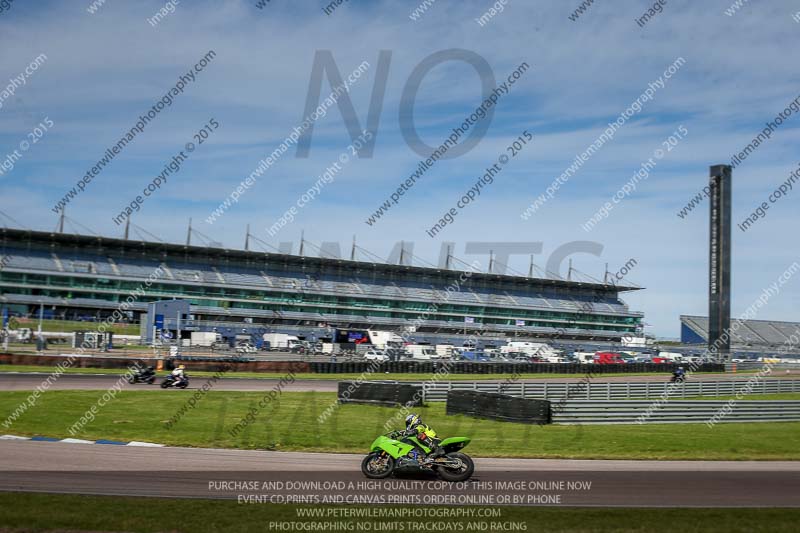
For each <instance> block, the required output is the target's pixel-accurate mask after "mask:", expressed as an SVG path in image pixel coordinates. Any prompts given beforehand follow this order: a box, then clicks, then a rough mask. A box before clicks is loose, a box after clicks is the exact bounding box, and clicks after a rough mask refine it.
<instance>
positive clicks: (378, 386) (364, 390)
mask: <svg viewBox="0 0 800 533" xmlns="http://www.w3.org/2000/svg"><path fill="white" fill-rule="evenodd" d="M422 396H423V394H422V387H420V386H419V385H413V384H409V383H375V382H362V383H357V382H354V381H340V382H339V389H338V394H337V399H338V401H339V403H367V404H373V405H389V406H394V405H406V406H408V407H412V406H418V405H422Z"/></svg>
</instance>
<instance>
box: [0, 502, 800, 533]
mask: <svg viewBox="0 0 800 533" xmlns="http://www.w3.org/2000/svg"><path fill="white" fill-rule="evenodd" d="M303 508H305V509H308V508H310V506H299V505H239V504H237V503H236V502H235V501H226V500H171V499H156V498H131V497H112V496H76V495H55V494H28V493H3V494H0V530H2V531H8V529H4V528H9V529H10V531H12V532H15V531H20V532H22V531H26V532H27V531H59V532H64V531H106V532H137V533H138V532H141V533H150V532H159V531H175V532H190V533H205V532H209V533H212V532H213V533H217V532H221V531H224V532H225V533H239V532H241V533H246V532H254V531H258V532H262V531H280V530H281V529H280V527H281V526H280V525H279V524H281V523H282V524H287V525H288V526H291V523H292V522H295V523H299V524H298V525H299V526H300V527H302V526H305V527H307V528H308V527H314V526H315V525H318V526H317V529H295V531H303V530H306V531H324V529H321V526H324V523H323V522H335V523H338V524H351V526H350V527H352V528H353V529H352V531H367V530H371V531H392V530H394V531H398V529H389V528H391V527H392V526H391V524H393V523H397V522H403V523H404V524H405V526H403V529H402V530H403V531H436V530H430V529H427V528H425V527H424V523H425V521H430V522H434V523H437V522H438V523H442V522H445V521H446V522H447V523H448V524H452V526H448V529H447V530H448V531H469V529H468V527H469V526H468V524H469V523H470V522H471V523H476V524H482V523H483V524H487V526H488V527H487V528H486V529H481V528H480V526H479V527H476V528H474V529H473V530H474V531H481V530H483V531H503V530H508V531H537V532H543V533H555V532H572V533H612V532H614V533H617V532H627V533H644V532H653V531H658V532H663V533H701V532H702V533H784V532H786V533H789V532H794V531H797V523H798V521H800V510H797V509H680V510H676V509H665V508H657V509H645V508H642V509H616V508H611V509H608V508H606V509H598V508H586V507H581V508H572V507H561V508H557V507H556V508H554V507H538V508H537V507H500V508H499V510H500V513H501V516H499V517H492V518H465V517H463V518H446V519H444V520H443V519H441V518H435V517H434V518H426V519H423V521H421V520H420V519H412V520H403V519H390V518H376V519H365V518H339V517H336V518H330V519H320V518H307V517H300V516H298V509H303ZM347 508H348V509H363V508H364V507H362V506H351V507H347ZM337 509H341V507H339V508H337ZM434 516H435V515H434ZM676 517H677V518H676ZM364 522H370V523H371V527H370V528H369V529H366V528H365V527H362V528H359V527H357V525H358V523H361V524H363V523H364ZM276 523H278V524H276ZM493 523H501V524H508V525H509V526H510V525H511V524H516V526H514V527H515V528H514V529H494V528H491V526H490V524H493ZM284 527H286V526H284ZM339 527H340V528H341V529H338V530H339V531H347V529H344V528H343V526H342V525H340V526H339ZM450 527H452V529H451V528H450ZM506 527H508V526H506ZM523 527H524V528H525V529H522V528H523ZM456 528H457V529H456ZM285 531H290V529H285Z"/></svg>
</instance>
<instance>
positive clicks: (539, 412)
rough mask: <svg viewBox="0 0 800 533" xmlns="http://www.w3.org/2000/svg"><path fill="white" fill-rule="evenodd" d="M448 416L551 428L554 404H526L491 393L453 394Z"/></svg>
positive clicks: (510, 397) (450, 399)
mask: <svg viewBox="0 0 800 533" xmlns="http://www.w3.org/2000/svg"><path fill="white" fill-rule="evenodd" d="M446 414H448V415H468V416H473V417H476V418H489V419H492V420H502V421H504V422H524V423H528V424H549V423H550V402H548V401H546V400H526V399H524V398H517V397H514V396H509V395H507V394H494V393H490V392H475V391H450V392H448V393H447V407H446Z"/></svg>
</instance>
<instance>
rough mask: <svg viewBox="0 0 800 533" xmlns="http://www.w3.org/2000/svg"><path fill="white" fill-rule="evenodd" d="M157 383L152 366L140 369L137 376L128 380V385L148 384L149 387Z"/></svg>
mask: <svg viewBox="0 0 800 533" xmlns="http://www.w3.org/2000/svg"><path fill="white" fill-rule="evenodd" d="M155 381H156V371H155V370H154V369H153V367H152V366H148V367H147V368H140V369H139V370H137V371H136V373H135V374H133V375H131V377H129V378H128V383H130V384H134V383H147V384H148V385H152V384H153V383H155Z"/></svg>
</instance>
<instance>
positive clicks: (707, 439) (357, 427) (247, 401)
mask: <svg viewBox="0 0 800 533" xmlns="http://www.w3.org/2000/svg"><path fill="white" fill-rule="evenodd" d="M267 392H269V391H268V390H266V389H265V392H264V393H261V392H219V391H213V390H212V391H211V392H209V393H208V394H207V395H206V396H204V397H202V399H201V400H200V401H199V403H197V405H196V408H195V409H190V410H188V411H187V412H186V414H185V415H184V416H183V417H182V418H181V419H180V420H179V421H178V422H177V423H175V424H174V425H173V426H172V427H171V429H168V428H167V427H166V425H165V424H166V422H167V421H169V420H170V418H171V417H173V416H174V415H175V414H176V413H177V412H178V411H179V410H180V409H181V407H182V406H183V405H185V404H186V402H187V400H188V399H189V398H190V397H191V395H192V394H193V391H191V390H185V391H181V390H160V389H159V390H149V391H124V392H121V393H119V394H118V395H117V397H116V399H114V400H113V401H111V402H109V403H108V404H107V405H105V406H104V407H103V408H101V409H99V411H98V414H97V417H96V418H95V420H94V421H92V422H90V423H88V424H87V425H86V426H85V427H83V428H82V430H81V431H80V432H79V433H77V434H75V435H70V434H69V433H68V428H69V427H70V426H72V425H73V424H74V423H75V422H77V421H78V420H79V419H80V417H81V416H82V415H83V414H84V413H85V412H86V411H87V410H88V409H89V408H90V407H91V406H92V405H94V404H95V402H97V400H98V399H99V398H100V397H101V396H102V394H103V391H48V392H46V393H45V394H44V395H42V396H41V397H40V399H39V401H38V403H36V405H35V406H34V407H33V408H31V409H30V410H28V411H26V412H25V413H24V414H22V415H21V416H20V417H19V418H18V419H17V420H16V421H15V422H13V423H12V424H11V425H10V426H9V427H3V424H4V422H3V421H7V417H8V416H9V415H10V414H11V413H12V412H13V411H14V410H15V409H16V408H17V406H18V405H19V404H20V403H21V402H23V401H24V400H25V399H26V398H27V396H28V394H29V393H28V392H25V391H14V392H0V430H1V431H2V432H3V433H8V434H14V435H24V436H34V435H44V436H50V437H70V436H73V437H77V438H84V439H89V440H94V439H101V438H105V439H118V440H123V441H128V440H139V441H147V442H155V443H160V444H167V445H172V446H191V447H214V448H243V449H267V450H280V451H317V452H341V453H345V452H347V453H364V452H365V451H367V449H368V447H369V444H370V443H371V442H372V440H373V439H374V438H375V437H376V436H377V435H378V434H381V433H385V430H384V429H383V426H384V423H386V422H387V421H388V420H391V419H393V420H395V421H396V423H394V424H393V425H394V426H395V427H400V426H401V425H402V421H403V413H402V411H401V410H400V409H398V408H389V407H375V406H367V405H352V404H351V405H342V406H338V407H337V408H335V410H334V411H333V414H332V415H331V416H330V417H329V418H327V419H326V420H324V421H322V422H320V421H319V420H318V417H319V415H320V414H321V413H323V412H324V411H325V410H326V409H327V408H328V407H329V406H331V405H332V404H333V402H334V401H335V394H334V393H319V392H285V393H283V394H282V395H280V396H279V398H278V399H277V400H276V401H274V402H272V403H269V404H268V405H267V406H266V407H265V408H264V409H261V410H259V412H258V413H257V414H256V415H255V422H253V423H252V424H250V425H248V426H246V427H245V428H244V430H243V431H241V432H240V433H238V434H236V435H235V436H232V435H231V434H230V433H229V432H230V430H232V429H233V428H234V427H235V426H236V424H238V423H239V422H240V421H241V420H243V419H244V417H245V416H246V414H247V412H248V410H249V408H250V407H255V406H256V405H257V404H258V402H259V400H260V399H261V398H262V397H263V396H264V394H266V393H267ZM444 407H445V406H444V403H433V404H430V405H429V406H427V407H423V408H419V409H417V411H419V412H420V414H421V415H422V417H423V419H424V420H425V421H426V422H427V423H428V424H430V425H431V426H433V428H434V429H436V431H437V432H438V433H439V434H440V435H442V436H458V435H466V436H469V437H472V439H473V442H472V443H471V444H470V446H469V452H470V453H471V454H472V455H475V456H476V457H535V458H576V459H578V458H579V459H688V460H695V459H708V460H723V459H728V460H745V459H754V460H778V459H782V460H800V448H798V447H797V445H796V443H797V442H800V423H798V422H784V423H771V422H765V423H757V424H743V423H742V424H737V423H730V424H728V423H726V424H718V425H716V426H715V427H713V428H709V427H706V426H705V425H704V424H652V425H651V424H644V425H626V426H603V425H594V426H592V425H587V426H562V425H548V426H538V425H531V424H516V423H508V422H498V421H491V420H478V419H473V418H469V417H465V416H446V415H445V412H444ZM764 443H769V446H765V445H764Z"/></svg>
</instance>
